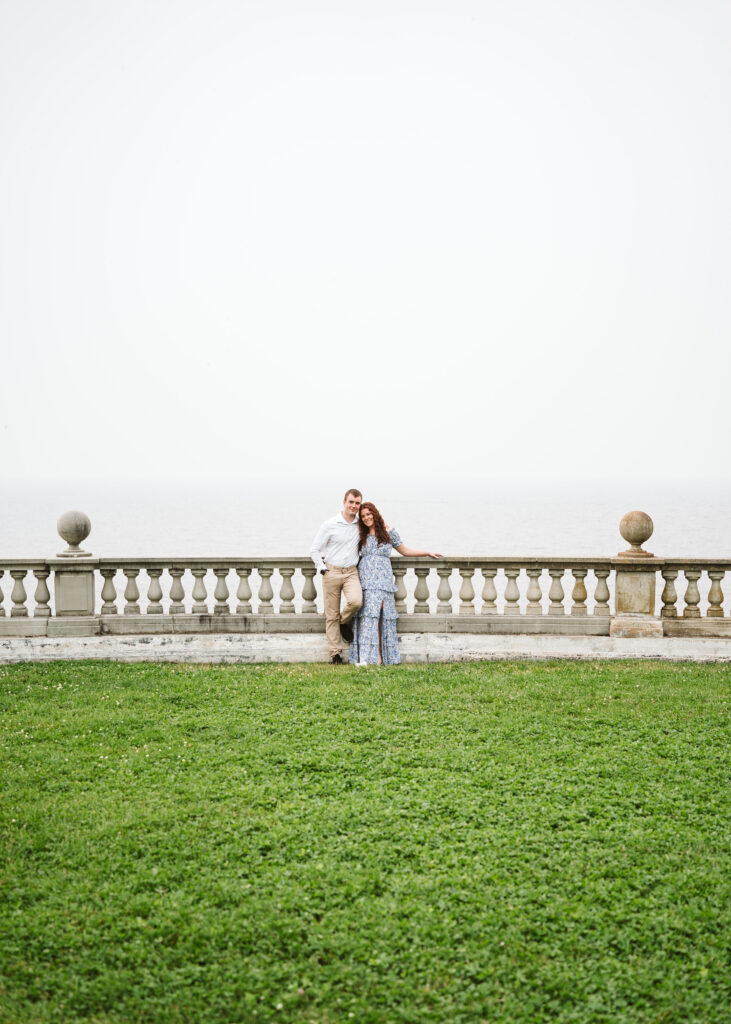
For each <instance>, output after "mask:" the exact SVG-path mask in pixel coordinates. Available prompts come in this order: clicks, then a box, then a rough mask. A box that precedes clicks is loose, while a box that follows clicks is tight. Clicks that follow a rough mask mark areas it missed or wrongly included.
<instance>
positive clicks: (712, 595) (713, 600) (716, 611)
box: [706, 569, 726, 619]
mask: <svg viewBox="0 0 731 1024" xmlns="http://www.w3.org/2000/svg"><path fill="white" fill-rule="evenodd" d="M708 575H709V576H710V579H711V589H710V590H709V591H708V604H709V608H708V611H707V612H706V615H707V616H708V618H710V619H722V618H723V590H722V589H721V580H722V579H723V577H724V576H725V575H726V573H725V572H724V571H723V569H709V570H708Z"/></svg>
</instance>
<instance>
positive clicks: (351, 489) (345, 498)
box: [343, 487, 363, 501]
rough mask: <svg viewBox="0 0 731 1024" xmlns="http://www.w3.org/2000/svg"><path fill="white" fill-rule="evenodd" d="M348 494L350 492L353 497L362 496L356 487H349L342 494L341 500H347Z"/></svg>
mask: <svg viewBox="0 0 731 1024" xmlns="http://www.w3.org/2000/svg"><path fill="white" fill-rule="evenodd" d="M349 494H352V495H353V497H354V498H362V497H363V495H362V494H361V493H360V491H359V490H358V488H357V487H351V488H349V489H348V490H347V491H346V492H345V494H344V495H343V501H347V500H348V495H349Z"/></svg>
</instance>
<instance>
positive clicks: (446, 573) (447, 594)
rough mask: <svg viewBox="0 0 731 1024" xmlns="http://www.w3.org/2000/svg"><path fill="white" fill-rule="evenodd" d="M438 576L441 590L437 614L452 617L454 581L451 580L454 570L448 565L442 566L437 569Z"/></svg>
mask: <svg viewBox="0 0 731 1024" xmlns="http://www.w3.org/2000/svg"><path fill="white" fill-rule="evenodd" d="M437 575H438V576H439V589H438V590H437V600H438V602H439V603H438V604H437V614H438V615H451V614H452V581H451V579H450V577H451V575H452V570H451V569H450V568H448V567H447V566H446V565H444V566H440V567H439V568H438V569H437Z"/></svg>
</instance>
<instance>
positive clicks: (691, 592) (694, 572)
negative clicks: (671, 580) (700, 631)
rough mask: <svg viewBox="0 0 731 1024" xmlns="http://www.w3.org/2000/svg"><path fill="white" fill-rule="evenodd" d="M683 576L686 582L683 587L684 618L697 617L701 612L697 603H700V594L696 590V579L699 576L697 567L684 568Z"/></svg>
mask: <svg viewBox="0 0 731 1024" xmlns="http://www.w3.org/2000/svg"><path fill="white" fill-rule="evenodd" d="M683 572H684V573H685V578H686V580H687V582H688V585H687V587H686V588H685V609H684V611H683V618H684V619H699V618H700V615H701V612H700V608H699V607H698V605H699V604H700V600H701V594H700V591H699V590H698V580H699V579H700V578H701V573H700V570H699V569H684V570H683Z"/></svg>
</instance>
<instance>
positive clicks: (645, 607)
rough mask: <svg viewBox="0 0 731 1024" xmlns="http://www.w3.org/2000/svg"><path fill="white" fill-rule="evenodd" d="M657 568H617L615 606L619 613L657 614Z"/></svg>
mask: <svg viewBox="0 0 731 1024" xmlns="http://www.w3.org/2000/svg"><path fill="white" fill-rule="evenodd" d="M655 576H656V573H655V570H654V568H653V569H652V570H650V571H649V572H643V571H642V570H641V569H619V568H618V569H617V573H616V579H615V583H614V587H615V590H614V606H615V609H616V613H617V615H654V614H655Z"/></svg>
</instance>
